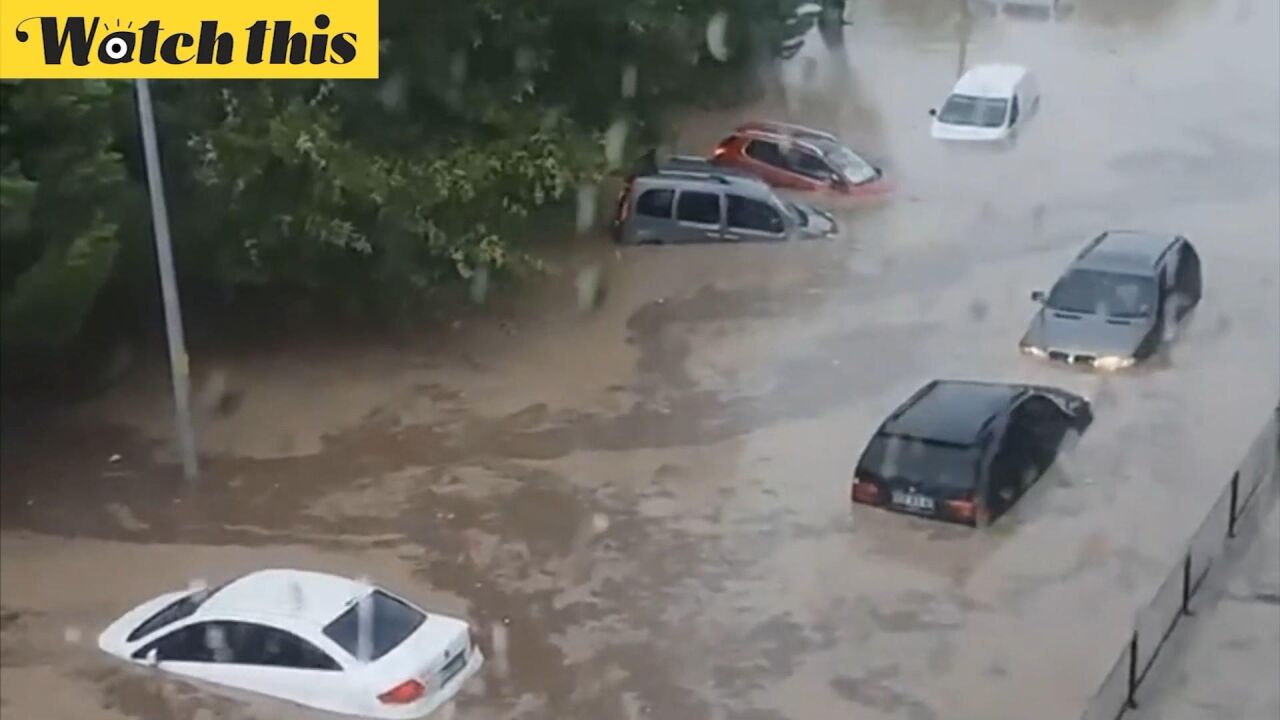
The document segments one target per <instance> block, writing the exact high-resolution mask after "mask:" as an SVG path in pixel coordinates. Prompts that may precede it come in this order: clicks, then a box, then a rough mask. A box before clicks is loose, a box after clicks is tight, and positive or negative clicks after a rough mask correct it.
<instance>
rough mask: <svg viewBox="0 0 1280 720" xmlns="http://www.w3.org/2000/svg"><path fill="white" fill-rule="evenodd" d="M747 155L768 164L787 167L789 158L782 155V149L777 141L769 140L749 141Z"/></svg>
mask: <svg viewBox="0 0 1280 720" xmlns="http://www.w3.org/2000/svg"><path fill="white" fill-rule="evenodd" d="M746 153H747V157H749V158H751V159H753V160H759V161H760V162H762V163H765V164H766V165H772V166H774V167H779V168H785V167H787V160H786V158H784V157H783V156H782V150H781V149H780V148H779V147H778V144H777V143H774V142H769V141H767V140H752V141H751V142H749V143H747V150H746Z"/></svg>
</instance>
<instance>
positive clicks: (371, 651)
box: [324, 590, 427, 661]
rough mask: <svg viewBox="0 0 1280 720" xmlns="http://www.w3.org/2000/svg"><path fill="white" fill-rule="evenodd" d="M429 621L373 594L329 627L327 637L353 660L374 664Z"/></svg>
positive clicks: (383, 595)
mask: <svg viewBox="0 0 1280 720" xmlns="http://www.w3.org/2000/svg"><path fill="white" fill-rule="evenodd" d="M426 619H427V616H426V615H424V614H423V613H422V612H420V611H418V610H416V609H414V608H413V607H411V606H410V605H409V604H408V603H406V602H405V601H403V600H401V599H399V598H397V597H393V596H391V595H388V594H387V593H385V592H383V591H381V590H374V591H373V592H372V593H369V594H368V595H366V596H364V597H363V598H361V599H360V601H359V602H355V603H352V604H351V606H350V607H348V608H347V609H346V610H345V611H343V613H342V614H341V615H339V616H338V617H337V619H335V620H334V621H333V622H331V623H329V624H328V625H326V626H325V628H324V634H325V635H328V636H329V639H330V640H333V641H334V642H335V643H337V644H338V645H339V647H341V648H342V649H343V650H346V651H347V652H349V653H351V656H352V657H354V658H356V659H358V660H365V661H372V660H377V659H378V658H380V657H382V656H383V655H386V654H387V653H389V652H391V651H392V650H394V649H396V648H397V647H399V645H400V643H402V642H404V640H405V638H407V637H409V636H410V635H412V634H413V632H414V631H415V630H417V629H418V628H419V627H420V626H421V625H422V623H423V621H425V620H426Z"/></svg>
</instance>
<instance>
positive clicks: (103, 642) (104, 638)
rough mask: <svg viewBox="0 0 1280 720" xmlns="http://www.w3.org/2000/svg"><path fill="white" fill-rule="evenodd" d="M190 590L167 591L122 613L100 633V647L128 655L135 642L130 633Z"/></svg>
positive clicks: (115, 653)
mask: <svg viewBox="0 0 1280 720" xmlns="http://www.w3.org/2000/svg"><path fill="white" fill-rule="evenodd" d="M190 592H191V591H190V590H178V591H175V592H171V593H165V594H164V595H161V596H159V597H155V598H152V599H150V600H148V601H146V602H144V603H142V604H141V605H139V606H137V607H135V608H134V609H132V610H130V611H129V612H127V613H125V614H124V615H121V616H120V617H119V618H117V619H116V621H115V622H113V623H111V624H110V625H108V626H107V628H106V629H105V630H103V631H102V634H100V635H98V648H99V649H101V650H102V651H103V652H107V653H111V654H112V655H118V656H120V657H128V655H129V653H130V652H132V650H133V648H132V645H133V644H134V643H130V642H129V640H128V637H129V633H131V632H133V630H134V628H136V627H138V626H139V625H141V624H142V623H143V621H145V620H146V619H147V618H149V617H151V616H152V615H155V614H156V613H158V612H160V611H161V610H162V609H164V608H165V607H166V606H167V605H169V604H170V603H173V602H175V601H177V600H178V599H179V598H181V597H184V596H186V595H188V594H190ZM139 640H142V638H139Z"/></svg>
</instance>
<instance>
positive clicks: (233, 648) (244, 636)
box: [219, 622, 341, 670]
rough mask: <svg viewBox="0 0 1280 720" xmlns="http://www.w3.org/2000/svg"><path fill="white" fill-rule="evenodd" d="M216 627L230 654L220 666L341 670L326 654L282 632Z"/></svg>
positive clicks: (231, 624) (248, 626) (232, 625)
mask: <svg viewBox="0 0 1280 720" xmlns="http://www.w3.org/2000/svg"><path fill="white" fill-rule="evenodd" d="M219 625H221V626H222V628H223V630H224V631H225V638H224V639H225V642H226V645H227V648H228V650H229V651H230V652H229V653H228V656H229V657H228V658H227V659H225V660H223V662H231V663H236V664H237V665H263V666H267V667H283V668H296V669H302V670H339V669H341V668H340V667H339V665H338V663H337V662H335V661H334V659H333V658H332V657H330V656H329V655H328V653H326V652H324V651H323V650H321V649H320V648H318V647H316V646H315V645H312V644H311V643H309V642H307V641H306V640H303V639H302V638H300V637H298V636H297V635H294V634H293V633H290V632H287V631H285V630H280V629H278V628H272V627H267V626H265V625H258V624H257V623H247V622H225V623H219Z"/></svg>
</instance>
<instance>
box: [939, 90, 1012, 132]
mask: <svg viewBox="0 0 1280 720" xmlns="http://www.w3.org/2000/svg"><path fill="white" fill-rule="evenodd" d="M1008 107H1009V101H1008V99H1006V98H990V97H974V96H972V95H952V96H951V97H949V98H947V102H946V103H944V104H943V106H942V111H941V112H939V113H938V122H942V123H946V124H947V125H968V126H972V127H984V128H995V127H1001V126H1002V125H1004V118H1005V111H1006V110H1007V109H1008Z"/></svg>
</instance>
